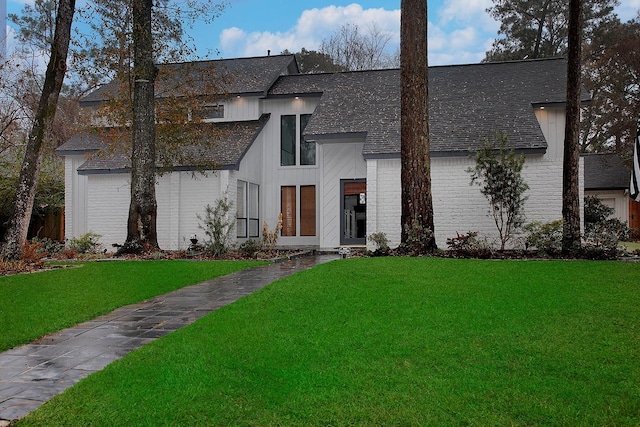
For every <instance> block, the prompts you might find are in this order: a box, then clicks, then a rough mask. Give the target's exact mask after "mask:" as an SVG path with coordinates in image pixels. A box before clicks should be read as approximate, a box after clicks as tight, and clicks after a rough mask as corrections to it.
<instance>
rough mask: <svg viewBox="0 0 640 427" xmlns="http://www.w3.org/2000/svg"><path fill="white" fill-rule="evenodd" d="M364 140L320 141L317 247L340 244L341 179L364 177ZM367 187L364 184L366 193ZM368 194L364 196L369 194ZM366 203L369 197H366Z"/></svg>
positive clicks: (365, 171)
mask: <svg viewBox="0 0 640 427" xmlns="http://www.w3.org/2000/svg"><path fill="white" fill-rule="evenodd" d="M363 145H364V144H363V143H333V144H322V145H321V147H322V184H321V193H320V194H321V200H320V203H319V206H321V218H320V242H319V244H320V247H321V248H335V247H338V246H340V218H341V215H342V213H341V212H340V180H343V179H366V178H367V164H366V162H365V160H364V158H363V157H362V148H363ZM368 191H369V189H368V187H367V193H368ZM368 197H369V196H368V194H367V198H368ZM367 203H369V199H368V200H367Z"/></svg>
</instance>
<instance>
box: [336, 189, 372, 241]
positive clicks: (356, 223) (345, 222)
mask: <svg viewBox="0 0 640 427" xmlns="http://www.w3.org/2000/svg"><path fill="white" fill-rule="evenodd" d="M340 212H342V215H341V216H340V230H341V233H340V244H341V245H365V244H366V243H367V242H366V237H367V228H366V227H367V182H366V181H365V180H364V179H357V180H354V179H343V180H341V181H340Z"/></svg>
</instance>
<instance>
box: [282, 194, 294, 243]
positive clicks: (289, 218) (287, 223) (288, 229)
mask: <svg viewBox="0 0 640 427" xmlns="http://www.w3.org/2000/svg"><path fill="white" fill-rule="evenodd" d="M280 200H281V212H282V235H283V236H295V235H296V187H295V186H287V187H281V189H280Z"/></svg>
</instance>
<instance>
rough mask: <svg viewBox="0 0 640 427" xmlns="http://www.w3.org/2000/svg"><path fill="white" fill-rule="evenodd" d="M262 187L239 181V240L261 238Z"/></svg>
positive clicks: (237, 230)
mask: <svg viewBox="0 0 640 427" xmlns="http://www.w3.org/2000/svg"><path fill="white" fill-rule="evenodd" d="M259 193H260V186H259V185H258V184H252V183H249V182H246V181H240V180H238V193H237V198H238V201H237V205H236V206H237V210H236V212H237V213H236V233H237V234H236V235H237V236H238V237H239V238H247V237H250V238H254V237H260V215H259Z"/></svg>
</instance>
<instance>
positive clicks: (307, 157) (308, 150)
mask: <svg viewBox="0 0 640 427" xmlns="http://www.w3.org/2000/svg"><path fill="white" fill-rule="evenodd" d="M310 118H311V114H302V115H301V116H300V164H301V165H315V164H316V143H315V142H307V141H305V139H304V136H302V134H303V133H304V129H305V128H306V127H307V124H308V123H309V119H310Z"/></svg>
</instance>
